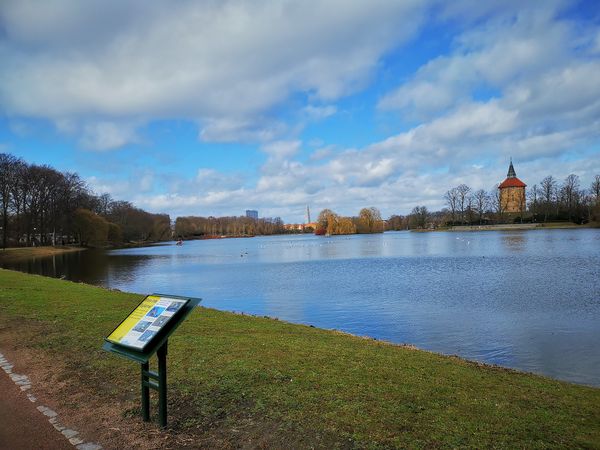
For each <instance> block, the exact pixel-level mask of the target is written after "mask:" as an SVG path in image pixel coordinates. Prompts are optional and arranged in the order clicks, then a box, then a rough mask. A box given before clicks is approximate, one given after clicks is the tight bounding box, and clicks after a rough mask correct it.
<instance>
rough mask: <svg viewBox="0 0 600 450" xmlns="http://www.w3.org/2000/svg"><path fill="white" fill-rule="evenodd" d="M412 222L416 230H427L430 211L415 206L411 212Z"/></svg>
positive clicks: (424, 207) (423, 207)
mask: <svg viewBox="0 0 600 450" xmlns="http://www.w3.org/2000/svg"><path fill="white" fill-rule="evenodd" d="M411 219H412V220H411V222H412V223H413V224H414V226H415V227H416V228H421V229H422V228H425V227H426V226H427V221H428V220H429V211H428V210H427V207H426V206H415V207H414V208H413V210H412V212H411Z"/></svg>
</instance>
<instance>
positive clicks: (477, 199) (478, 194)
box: [473, 189, 490, 225]
mask: <svg viewBox="0 0 600 450" xmlns="http://www.w3.org/2000/svg"><path fill="white" fill-rule="evenodd" d="M489 202H490V199H489V196H488V194H487V192H485V191H484V190H483V189H479V190H477V191H475V192H474V193H473V206H474V209H475V212H476V213H477V218H478V219H479V224H480V225H481V223H482V221H483V215H484V214H485V212H486V211H487V209H488V205H489Z"/></svg>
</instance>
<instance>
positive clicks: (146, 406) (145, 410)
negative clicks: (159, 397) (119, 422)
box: [141, 362, 150, 422]
mask: <svg viewBox="0 0 600 450" xmlns="http://www.w3.org/2000/svg"><path fill="white" fill-rule="evenodd" d="M141 366H142V418H143V419H144V422H150V388H149V387H148V376H147V375H146V373H148V367H149V364H148V362H145V363H142V364H141Z"/></svg>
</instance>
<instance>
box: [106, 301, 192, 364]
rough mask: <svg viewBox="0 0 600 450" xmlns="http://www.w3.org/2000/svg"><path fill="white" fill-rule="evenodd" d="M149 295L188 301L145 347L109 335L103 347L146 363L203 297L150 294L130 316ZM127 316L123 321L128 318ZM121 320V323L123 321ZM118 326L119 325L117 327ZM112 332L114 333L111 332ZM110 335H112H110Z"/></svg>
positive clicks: (108, 350)
mask: <svg viewBox="0 0 600 450" xmlns="http://www.w3.org/2000/svg"><path fill="white" fill-rule="evenodd" d="M148 297H165V298H174V299H178V300H186V301H187V302H186V303H185V304H184V305H183V306H182V307H181V308H180V309H179V310H178V311H177V312H176V313H175V314H174V315H173V317H172V318H171V319H170V320H169V321H168V322H167V323H166V324H165V325H164V326H163V327H162V328H161V329H160V330H159V331H158V332H157V333H156V335H154V336H153V337H152V338H151V339H150V340H149V341H148V342H147V343H146V345H145V346H144V348H143V349H141V350H137V349H135V348H133V347H129V346H126V345H121V344H118V343H115V342H111V341H109V340H108V337H106V338H104V341H105V342H104V345H103V346H102V348H103V349H104V350H106V351H107V352H113V353H116V354H117V355H119V356H122V357H124V358H127V359H130V360H132V361H136V362H139V363H145V362H148V361H149V360H150V358H151V357H152V355H154V354H155V353H156V352H157V351H158V349H159V348H160V347H161V346H162V345H163V344H164V343H165V342H167V340H168V339H169V336H171V335H172V334H173V332H174V331H175V330H176V329H177V327H179V325H181V323H182V322H183V321H184V320H185V319H186V318H187V316H188V315H190V313H191V312H192V311H193V310H194V309H195V308H196V306H198V304H199V303H200V302H201V301H202V299H201V298H194V297H182V296H180V295H170V294H150V295H148V296H146V297H145V298H144V300H142V301H141V302H140V303H139V304H138V305H137V306H136V307H135V308H134V309H133V310H132V311H131V313H129V315H128V316H127V317H129V316H131V314H132V313H133V312H134V311H136V310H137V309H138V307H139V306H140V305H141V304H142V303H143V302H144V301H146V299H147V298H148ZM126 319H127V318H125V319H124V320H123V322H124V321H125V320H126ZM123 322H121V323H123ZM117 328H118V327H117ZM111 334H112V333H111ZM109 336H110V335H109Z"/></svg>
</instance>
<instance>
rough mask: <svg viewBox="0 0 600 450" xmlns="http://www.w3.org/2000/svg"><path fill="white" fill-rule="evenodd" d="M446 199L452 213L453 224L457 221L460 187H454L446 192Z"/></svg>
mask: <svg viewBox="0 0 600 450" xmlns="http://www.w3.org/2000/svg"><path fill="white" fill-rule="evenodd" d="M444 199H445V200H446V204H447V205H448V208H449V209H450V214H451V217H452V224H453V225H454V222H455V221H456V209H457V207H458V189H457V188H452V189H450V190H449V191H447V192H446V193H445V194H444Z"/></svg>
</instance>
